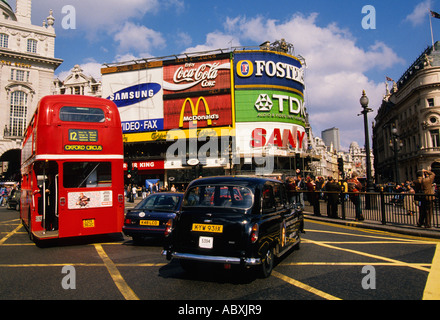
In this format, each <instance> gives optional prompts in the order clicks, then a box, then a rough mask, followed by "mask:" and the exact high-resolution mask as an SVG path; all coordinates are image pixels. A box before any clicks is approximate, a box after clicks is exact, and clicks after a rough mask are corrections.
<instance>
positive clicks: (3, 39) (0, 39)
mask: <svg viewBox="0 0 440 320" xmlns="http://www.w3.org/2000/svg"><path fill="white" fill-rule="evenodd" d="M8 46H9V36H8V35H7V34H4V33H0V48H8Z"/></svg>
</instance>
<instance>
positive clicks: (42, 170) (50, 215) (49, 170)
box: [32, 161, 59, 238]
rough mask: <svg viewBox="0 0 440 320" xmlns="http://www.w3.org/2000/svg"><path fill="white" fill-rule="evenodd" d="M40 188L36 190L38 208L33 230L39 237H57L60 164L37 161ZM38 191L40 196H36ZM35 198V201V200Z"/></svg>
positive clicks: (36, 171) (35, 197)
mask: <svg viewBox="0 0 440 320" xmlns="http://www.w3.org/2000/svg"><path fill="white" fill-rule="evenodd" d="M35 173H36V175H37V184H38V190H36V191H35V192H34V199H35V200H36V208H35V209H36V210H35V211H34V212H35V214H34V219H33V223H34V222H35V223H39V224H40V225H38V224H36V225H33V227H32V230H34V231H35V233H36V235H37V237H39V238H41V237H43V238H44V237H56V236H57V235H58V217H59V215H58V193H59V186H58V164H57V163H56V162H54V161H45V162H40V163H36V165H35ZM35 193H38V196H35ZM35 200H34V202H35ZM34 205H35V203H34Z"/></svg>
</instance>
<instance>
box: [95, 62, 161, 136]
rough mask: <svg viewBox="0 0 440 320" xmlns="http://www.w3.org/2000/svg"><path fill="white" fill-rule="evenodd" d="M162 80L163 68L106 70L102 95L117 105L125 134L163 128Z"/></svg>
mask: <svg viewBox="0 0 440 320" xmlns="http://www.w3.org/2000/svg"><path fill="white" fill-rule="evenodd" d="M162 82H163V70H162V67H158V68H144V69H139V70H132V71H130V70H129V71H125V70H124V71H123V72H113V73H111V72H104V73H103V75H102V96H103V97H104V98H106V99H109V100H111V101H113V102H114V103H115V104H116V106H117V107H118V110H119V113H120V115H121V122H122V132H123V133H138V132H152V131H157V130H163V117H164V113H163V88H162Z"/></svg>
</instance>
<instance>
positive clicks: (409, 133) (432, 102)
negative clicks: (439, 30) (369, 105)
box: [373, 42, 440, 183]
mask: <svg viewBox="0 0 440 320" xmlns="http://www.w3.org/2000/svg"><path fill="white" fill-rule="evenodd" d="M387 80H388V82H390V83H392V85H391V86H390V87H389V86H388V83H387V87H386V94H385V96H384V98H383V101H382V105H381V106H380V108H379V110H378V113H377V116H376V118H375V125H374V127H373V150H374V159H375V169H376V181H378V182H389V181H392V182H396V181H397V182H403V181H406V180H414V179H415V178H416V172H417V171H418V170H420V169H430V170H432V171H434V172H435V173H436V182H437V183H439V182H440V42H436V43H435V44H434V46H430V47H428V48H427V49H426V50H425V51H424V52H422V54H421V55H420V56H419V57H418V58H417V59H416V60H415V61H414V62H413V63H412V64H411V66H410V67H409V68H408V69H407V70H406V72H405V73H404V74H403V75H402V77H401V78H400V79H399V80H398V81H397V82H396V81H393V80H392V79H390V78H388V79H387Z"/></svg>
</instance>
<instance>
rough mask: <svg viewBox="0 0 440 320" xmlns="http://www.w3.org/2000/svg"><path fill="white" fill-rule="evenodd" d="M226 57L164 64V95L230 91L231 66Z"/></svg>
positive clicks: (210, 57) (205, 57)
mask: <svg viewBox="0 0 440 320" xmlns="http://www.w3.org/2000/svg"><path fill="white" fill-rule="evenodd" d="M223 56H225V55H223ZM226 56H227V58H221V57H220V58H217V56H200V57H195V58H192V59H190V58H188V59H183V60H182V59H176V60H173V61H168V62H164V71H163V86H164V93H165V94H175V93H183V92H185V93H189V92H199V91H209V90H221V89H227V90H230V88H231V78H230V74H231V73H230V69H231V65H230V59H229V55H226ZM213 57H214V59H213ZM208 59H211V60H208Z"/></svg>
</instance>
